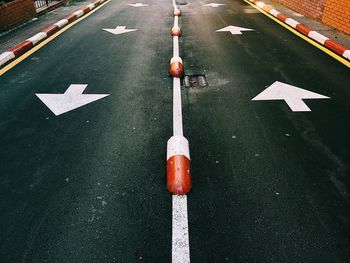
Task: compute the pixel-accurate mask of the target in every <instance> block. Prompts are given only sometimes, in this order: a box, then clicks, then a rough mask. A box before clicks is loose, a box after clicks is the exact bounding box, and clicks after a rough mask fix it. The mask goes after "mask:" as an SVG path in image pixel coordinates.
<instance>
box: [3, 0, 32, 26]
mask: <svg viewBox="0 0 350 263" xmlns="http://www.w3.org/2000/svg"><path fill="white" fill-rule="evenodd" d="M34 17H36V12H35V7H34V3H33V0H15V1H12V2H10V3H7V4H3V5H0V32H3V31H5V30H7V29H9V28H11V27H14V26H16V25H18V24H21V23H23V22H25V21H28V20H30V19H32V18H34Z"/></svg>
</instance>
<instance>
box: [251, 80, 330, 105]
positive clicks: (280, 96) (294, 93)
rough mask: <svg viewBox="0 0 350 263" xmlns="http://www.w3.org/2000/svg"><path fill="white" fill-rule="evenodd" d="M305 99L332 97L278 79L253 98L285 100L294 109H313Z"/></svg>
mask: <svg viewBox="0 0 350 263" xmlns="http://www.w3.org/2000/svg"><path fill="white" fill-rule="evenodd" d="M303 99H330V97H327V96H323V95H321V94H317V93H315V92H311V91H308V90H305V89H301V88H298V87H295V86H292V85H288V84H286V83H282V82H279V81H276V82H275V83H273V84H272V85H271V86H270V87H268V88H267V89H265V90H264V91H263V92H261V93H260V94H259V95H258V96H256V97H255V98H253V99H252V100H284V101H285V102H286V103H287V104H288V106H289V108H290V109H291V110H292V111H311V110H310V108H309V107H308V106H307V105H306V104H305V103H304V101H303Z"/></svg>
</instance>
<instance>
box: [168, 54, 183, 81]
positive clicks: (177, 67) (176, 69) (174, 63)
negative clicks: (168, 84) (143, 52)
mask: <svg viewBox="0 0 350 263" xmlns="http://www.w3.org/2000/svg"><path fill="white" fill-rule="evenodd" d="M169 73H170V75H171V76H172V77H174V78H181V77H182V75H183V73H184V66H183V63H182V59H181V58H180V57H172V58H171V60H170V68H169Z"/></svg>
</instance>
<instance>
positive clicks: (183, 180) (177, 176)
mask: <svg viewBox="0 0 350 263" xmlns="http://www.w3.org/2000/svg"><path fill="white" fill-rule="evenodd" d="M191 186H192V183H191V174H190V160H189V159H188V158H187V157H186V156H184V155H174V156H172V157H170V158H169V159H168V160H167V188H168V191H169V192H170V193H172V194H176V195H184V194H187V193H188V192H189V191H190V190H191Z"/></svg>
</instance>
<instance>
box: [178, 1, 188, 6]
mask: <svg viewBox="0 0 350 263" xmlns="http://www.w3.org/2000/svg"><path fill="white" fill-rule="evenodd" d="M176 3H177V4H178V5H187V4H188V3H187V1H186V0H176Z"/></svg>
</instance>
